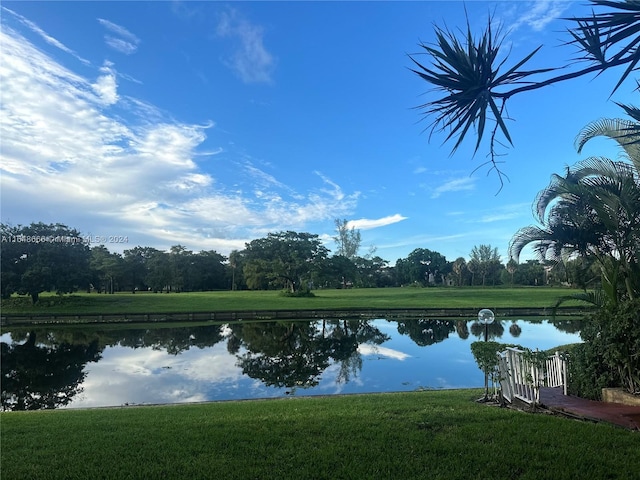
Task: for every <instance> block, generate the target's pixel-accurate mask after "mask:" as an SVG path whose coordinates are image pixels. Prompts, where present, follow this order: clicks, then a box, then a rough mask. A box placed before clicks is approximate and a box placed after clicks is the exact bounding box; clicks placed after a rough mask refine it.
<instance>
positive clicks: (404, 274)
mask: <svg viewBox="0 0 640 480" xmlns="http://www.w3.org/2000/svg"><path fill="white" fill-rule="evenodd" d="M449 272H451V265H450V263H449V262H447V259H446V257H445V256H444V255H442V254H440V253H438V252H434V251H432V250H429V249H427V248H416V249H415V250H413V251H412V252H411V253H410V254H409V255H408V256H407V258H405V259H399V260H397V261H396V275H397V278H398V281H399V282H400V283H402V284H410V283H420V284H424V285H440V284H442V283H443V282H444V279H445V277H446V275H447V274H448V273H449Z"/></svg>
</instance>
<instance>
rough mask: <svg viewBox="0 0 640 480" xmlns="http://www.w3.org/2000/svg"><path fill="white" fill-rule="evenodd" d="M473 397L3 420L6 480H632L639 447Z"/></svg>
mask: <svg viewBox="0 0 640 480" xmlns="http://www.w3.org/2000/svg"><path fill="white" fill-rule="evenodd" d="M479 395H480V391H477V390H476V391H470V390H457V391H455V390H449V391H427V392H411V393H399V394H378V395H357V396H344V397H330V398H329V397H322V398H319V397H311V398H291V399H281V400H259V401H247V402H224V403H213V404H201V405H182V406H162V407H135V408H131V407H129V408H116V409H94V410H77V411H64V410H58V411H46V412H9V413H2V414H1V415H0V420H1V433H2V451H1V459H2V476H3V478H5V477H6V478H38V479H58V478H60V479H62V478H65V479H75V478H78V479H81V478H82V479H85V478H92V479H101V478H102V479H143V478H144V479H165V478H172V479H182V478H184V479H194V478H216V479H242V480H244V479H254V478H260V479H289V478H291V479H293V478H295V479H300V478H312V479H380V478H393V479H395V478H402V479H410V478H429V479H434V478H435V479H437V478H460V479H487V478H519V479H532V480H534V479H535V480H539V479H576V478H590V479H597V478H634V476H635V475H637V472H638V471H640V435H639V434H638V433H637V432H629V431H626V430H623V429H619V428H615V427H610V426H608V425H603V424H592V423H585V422H578V421H574V420H568V419H564V418H557V417H552V416H549V415H545V414H535V415H534V414H527V413H523V412H517V411H512V410H507V409H500V408H497V407H489V406H484V405H480V404H477V403H475V402H474V401H473V399H475V398H478V396H479Z"/></svg>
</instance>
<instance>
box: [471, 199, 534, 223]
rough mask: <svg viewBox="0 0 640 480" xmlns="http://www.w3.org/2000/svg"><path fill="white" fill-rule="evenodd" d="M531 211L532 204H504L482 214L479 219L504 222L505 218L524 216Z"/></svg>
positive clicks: (489, 221)
mask: <svg viewBox="0 0 640 480" xmlns="http://www.w3.org/2000/svg"><path fill="white" fill-rule="evenodd" d="M530 212H531V204H529V203H516V204H512V205H504V206H503V207H500V208H497V209H494V210H493V211H491V213H487V214H484V215H482V216H481V217H480V218H479V219H478V220H477V221H478V222H480V223H493V222H502V221H505V220H513V219H515V218H519V217H522V216H523V215H525V214H527V213H530Z"/></svg>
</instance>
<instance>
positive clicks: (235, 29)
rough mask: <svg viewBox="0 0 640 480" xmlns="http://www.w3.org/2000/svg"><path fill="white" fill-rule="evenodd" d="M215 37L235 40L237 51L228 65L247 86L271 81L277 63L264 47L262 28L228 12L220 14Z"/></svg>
mask: <svg viewBox="0 0 640 480" xmlns="http://www.w3.org/2000/svg"><path fill="white" fill-rule="evenodd" d="M216 34H217V35H218V36H219V37H221V38H230V39H232V40H235V49H234V52H233V54H232V55H231V57H230V58H227V59H226V60H225V62H226V64H227V65H228V66H229V67H230V68H231V69H232V70H233V71H234V72H235V73H236V74H237V75H238V76H239V77H240V79H241V80H242V81H243V82H244V83H270V82H272V75H273V71H274V69H275V64H276V61H275V58H274V56H273V55H272V54H271V53H270V52H269V51H268V50H267V48H266V47H265V45H264V40H263V36H264V31H263V28H262V27H261V26H259V25H255V24H252V23H251V22H249V21H248V20H246V19H245V18H242V17H241V16H240V14H239V13H238V12H237V11H236V10H229V11H226V12H223V13H222V14H221V15H220V20H219V22H218V25H217V27H216Z"/></svg>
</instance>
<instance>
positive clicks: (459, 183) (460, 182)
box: [431, 177, 476, 198]
mask: <svg viewBox="0 0 640 480" xmlns="http://www.w3.org/2000/svg"><path fill="white" fill-rule="evenodd" d="M475 182H476V181H475V180H474V179H473V178H471V177H464V178H457V179H455V180H450V181H448V182H446V183H444V184H443V185H440V186H439V187H436V188H435V189H434V191H433V193H432V194H431V198H438V197H440V196H441V195H442V194H443V193H449V192H461V191H465V190H473V189H475Z"/></svg>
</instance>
